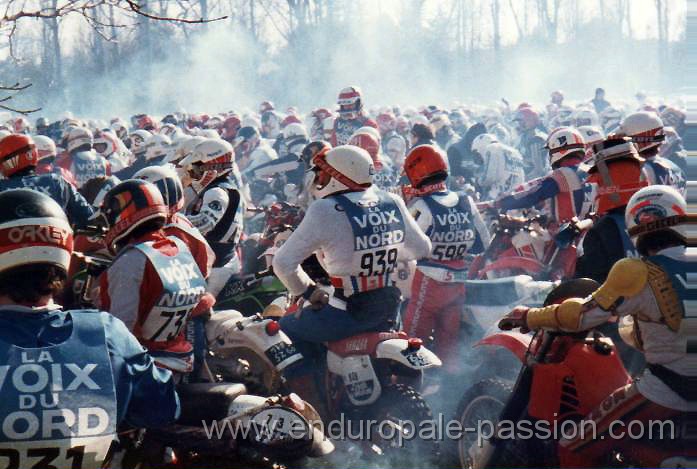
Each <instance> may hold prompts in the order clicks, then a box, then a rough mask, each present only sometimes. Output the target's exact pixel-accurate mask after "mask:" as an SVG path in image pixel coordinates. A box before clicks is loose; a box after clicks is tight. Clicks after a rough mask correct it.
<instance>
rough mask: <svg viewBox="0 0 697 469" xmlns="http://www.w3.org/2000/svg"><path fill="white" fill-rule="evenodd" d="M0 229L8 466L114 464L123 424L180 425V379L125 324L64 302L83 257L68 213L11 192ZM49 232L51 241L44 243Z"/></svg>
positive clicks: (0, 210) (34, 196) (0, 340)
mask: <svg viewBox="0 0 697 469" xmlns="http://www.w3.org/2000/svg"><path fill="white" fill-rule="evenodd" d="M0 232H2V236H0V239H2V241H1V242H0V243H1V244H2V250H3V254H2V256H1V257H0V310H2V313H0V349H1V350H2V353H0V362H1V363H2V366H1V367H0V368H2V369H3V376H7V378H8V379H7V380H4V379H3V382H4V386H3V388H2V389H3V391H2V396H3V399H2V402H3V403H2V418H3V419H4V420H3V422H2V429H0V453H2V455H3V458H5V462H7V463H8V464H9V466H8V467H10V466H12V465H13V464H14V466H13V467H18V468H19V467H68V466H70V465H71V464H72V466H74V467H81V468H85V469H88V468H89V469H96V468H99V467H104V466H103V463H104V460H105V458H106V456H107V452H108V450H109V448H110V446H111V444H112V442H113V441H115V440H116V439H117V437H116V432H117V427H118V426H119V425H120V424H121V423H123V422H127V423H128V424H129V425H130V426H132V427H136V428H144V427H158V426H164V425H168V424H170V423H172V422H173V421H174V420H175V419H176V418H177V416H178V414H179V401H178V398H177V394H176V392H175V389H174V382H173V379H172V375H171V373H170V372H169V371H166V370H162V369H160V368H158V367H156V366H155V363H154V362H153V359H152V357H150V356H149V355H148V354H147V353H146V351H145V350H144V349H143V347H142V346H141V345H140V344H139V343H138V341H137V340H136V338H135V337H133V335H132V334H131V333H130V332H129V331H128V329H127V328H126V327H125V326H124V324H123V323H122V322H121V321H120V320H118V319H116V318H115V317H113V316H111V315H109V314H107V313H104V312H98V311H94V310H90V311H81V310H73V311H63V310H62V308H61V306H60V305H58V304H56V303H55V302H54V298H55V297H56V295H59V294H60V291H61V290H62V288H63V282H64V281H65V278H66V270H67V268H68V264H69V263H70V258H71V254H72V250H73V233H72V230H71V229H70V226H69V224H68V220H67V218H66V216H65V213H64V212H63V210H62V209H61V207H60V206H59V205H58V204H57V203H56V202H54V201H53V200H51V198H50V197H48V196H46V195H44V194H42V193H40V192H37V191H33V190H27V189H14V190H8V191H5V192H3V193H2V194H0ZM12 233H15V234H14V235H13V234H12ZM18 233H19V235H18ZM39 233H50V234H51V235H50V236H43V237H41V241H39V242H37V235H38V234H39ZM122 293H123V292H122ZM27 373H28V374H30V375H33V376H35V378H30V379H33V381H32V382H31V384H30V382H29V381H27V382H25V381H24V379H23V377H24V376H27ZM47 396H48V397H47ZM46 400H48V402H46ZM27 403H33V404H32V405H30V406H27ZM57 416H60V417H57ZM56 418H58V419H59V420H58V421H60V422H61V423H60V425H59V426H58V427H57V426H56V424H57V420H56ZM88 419H89V422H90V423H89V424H88V423H87V421H88ZM17 422H19V424H17ZM49 450H50V451H49ZM37 458H39V459H37ZM40 458H43V459H40ZM39 460H40V461H41V463H37V461H39ZM76 461H79V464H78V465H77V466H75V462H76ZM54 464H55V465H54Z"/></svg>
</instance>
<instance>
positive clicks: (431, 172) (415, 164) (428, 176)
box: [404, 145, 448, 188]
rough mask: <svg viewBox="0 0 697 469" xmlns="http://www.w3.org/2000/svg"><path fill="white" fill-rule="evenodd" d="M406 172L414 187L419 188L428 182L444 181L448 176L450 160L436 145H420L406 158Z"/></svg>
mask: <svg viewBox="0 0 697 469" xmlns="http://www.w3.org/2000/svg"><path fill="white" fill-rule="evenodd" d="M404 172H405V173H406V175H407V178H409V182H410V183H411V185H412V187H414V188H419V187H421V186H423V185H424V184H425V183H427V182H433V183H435V182H441V181H444V180H445V179H446V178H447V177H448V162H447V160H446V157H445V155H444V154H443V152H442V151H440V150H439V149H438V148H436V147H435V146H434V145H419V146H416V147H414V148H412V149H411V151H410V152H409V154H408V155H407V158H406V160H404Z"/></svg>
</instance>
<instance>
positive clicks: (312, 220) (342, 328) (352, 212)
mask: <svg viewBox="0 0 697 469" xmlns="http://www.w3.org/2000/svg"><path fill="white" fill-rule="evenodd" d="M311 169H312V171H313V172H314V173H315V179H314V183H313V192H314V195H315V197H316V198H317V200H315V201H314V202H313V203H312V204H311V205H310V207H309V208H308V210H307V213H306V215H305V218H304V219H303V221H302V222H301V223H300V225H299V226H298V228H297V229H296V230H295V231H294V232H293V234H292V235H291V236H290V238H289V239H288V240H287V241H286V242H285V244H283V246H281V248H280V249H279V250H278V252H277V253H276V255H275V256H274V260H273V267H274V272H275V273H276V275H278V278H279V279H280V280H281V281H282V282H283V284H284V285H286V287H288V291H289V292H290V293H291V294H292V295H295V296H302V298H303V299H304V300H305V301H307V302H309V303H310V304H309V306H307V307H305V308H303V309H301V310H300V311H299V312H298V313H296V314H293V315H289V316H286V317H284V318H283V319H282V320H281V326H282V328H283V330H284V331H285V332H286V334H288V336H289V337H290V338H291V340H292V341H293V342H294V344H295V345H296V346H297V348H298V350H299V351H300V352H301V353H302V354H303V357H304V360H303V361H302V365H300V366H299V367H297V368H296V369H294V370H288V371H287V372H286V376H287V378H288V379H289V384H290V387H291V388H292V389H293V390H294V391H296V392H299V393H302V394H303V397H305V398H306V399H308V400H309V401H310V402H311V403H312V404H316V403H318V402H320V399H319V396H318V390H317V387H316V385H315V383H314V376H313V374H312V371H313V370H314V369H316V368H317V366H318V359H319V357H318V356H317V350H316V345H315V344H319V343H321V342H326V341H334V340H339V339H343V338H346V337H349V336H351V335H354V334H358V333H361V332H368V331H379V330H382V329H383V328H384V329H385V330H386V329H388V328H389V327H390V325H391V323H392V322H393V321H394V320H395V319H396V316H397V311H398V308H399V303H400V299H401V295H400V292H399V289H398V288H397V287H395V286H394V279H393V278H392V273H393V271H394V269H395V266H396V264H397V261H400V260H406V261H409V260H416V259H421V258H423V257H427V256H428V255H429V253H430V251H431V243H430V241H429V239H428V237H427V236H426V235H425V234H424V233H423V232H422V231H421V229H420V228H419V227H418V225H417V224H416V221H414V219H413V218H412V217H411V215H409V212H408V211H407V208H406V207H405V205H404V202H403V201H402V200H401V199H399V198H398V197H397V196H395V195H392V194H389V193H387V192H384V191H381V190H379V189H376V188H374V187H373V185H372V176H373V174H374V172H375V169H374V167H373V160H372V159H371V157H370V155H369V154H368V153H367V152H366V151H365V150H363V149H361V148H358V147H355V146H352V145H344V146H339V147H336V148H334V149H332V150H329V149H328V148H325V149H323V150H322V151H320V152H319V153H318V154H316V155H315V156H314V157H313V159H312V168H311ZM312 254H316V255H317V258H318V260H319V262H320V264H321V265H322V267H323V268H324V269H325V270H326V271H327V272H328V274H329V276H330V277H331V282H332V285H333V287H334V292H333V294H332V296H331V297H330V296H329V294H328V293H327V292H325V291H323V290H321V289H319V288H317V286H316V285H315V284H314V282H313V281H312V280H311V279H310V277H309V276H308V275H307V273H305V271H304V270H303V269H302V267H301V266H300V264H301V263H302V262H303V261H304V260H305V259H306V258H308V257H309V256H311V255H312Z"/></svg>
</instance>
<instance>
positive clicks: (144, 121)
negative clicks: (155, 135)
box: [136, 115, 157, 131]
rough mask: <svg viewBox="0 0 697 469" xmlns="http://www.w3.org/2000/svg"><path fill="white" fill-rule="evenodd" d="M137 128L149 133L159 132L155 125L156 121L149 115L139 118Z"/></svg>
mask: <svg viewBox="0 0 697 469" xmlns="http://www.w3.org/2000/svg"><path fill="white" fill-rule="evenodd" d="M136 127H137V128H139V129H141V130H148V131H151V130H157V124H156V123H155V119H153V118H152V117H150V116H148V115H145V116H141V117H139V118H138V121H137V122H136Z"/></svg>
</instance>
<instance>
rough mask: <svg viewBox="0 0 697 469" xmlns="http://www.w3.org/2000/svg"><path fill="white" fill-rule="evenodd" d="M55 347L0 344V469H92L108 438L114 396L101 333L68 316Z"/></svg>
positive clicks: (83, 317) (91, 323) (82, 318)
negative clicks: (66, 332)
mask: <svg viewBox="0 0 697 469" xmlns="http://www.w3.org/2000/svg"><path fill="white" fill-rule="evenodd" d="M69 314H70V316H71V318H72V321H73V330H72V334H71V335H70V337H69V338H68V340H66V341H65V342H63V343H62V344H58V345H53V346H49V347H41V348H20V347H16V346H15V345H13V344H9V343H5V342H1V341H0V362H1V363H2V365H0V389H1V390H2V399H0V420H1V421H2V427H0V428H1V430H0V467H6V468H17V469H19V468H30V467H42V468H50V467H56V468H63V467H66V468H68V467H72V468H80V469H96V468H98V467H102V463H103V461H104V459H105V457H106V455H107V451H108V450H109V446H110V445H111V442H112V441H113V440H114V439H115V437H116V424H117V421H116V419H117V416H116V391H115V387H114V377H113V373H112V370H111V361H110V360H109V351H108V349H107V345H106V337H105V332H104V325H103V323H102V320H101V317H100V315H99V314H97V313H96V312H94V311H71V312H70V313H69Z"/></svg>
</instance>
